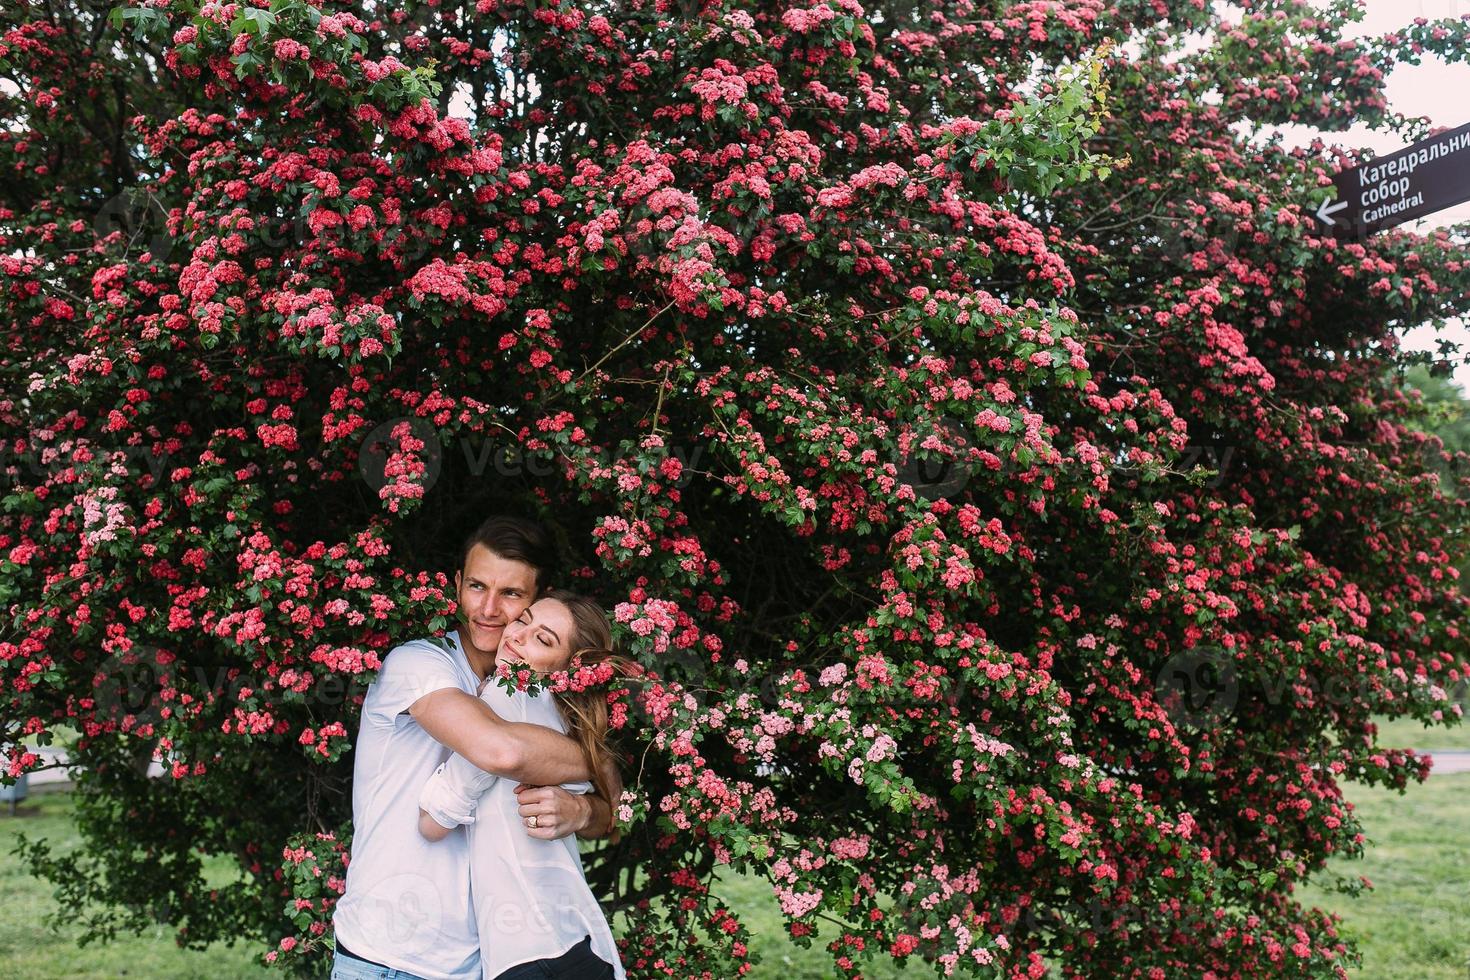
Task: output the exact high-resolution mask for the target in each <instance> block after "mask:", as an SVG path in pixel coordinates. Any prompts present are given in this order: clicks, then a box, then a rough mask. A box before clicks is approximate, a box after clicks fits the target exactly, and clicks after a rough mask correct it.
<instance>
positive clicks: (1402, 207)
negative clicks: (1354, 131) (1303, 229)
mask: <svg viewBox="0 0 1470 980" xmlns="http://www.w3.org/2000/svg"><path fill="white" fill-rule="evenodd" d="M1332 181H1333V183H1334V184H1335V185H1336V186H1337V197H1336V199H1333V200H1326V201H1323V202H1322V203H1321V204H1320V205H1318V207H1317V210H1316V212H1315V216H1316V218H1317V220H1318V221H1319V222H1321V223H1322V225H1323V226H1324V227H1325V228H1326V230H1327V231H1329V232H1330V233H1332V234H1333V235H1337V236H1339V237H1347V236H1351V237H1353V238H1366V237H1367V236H1368V235H1371V234H1373V233H1374V232H1378V231H1383V230H1384V229H1385V228H1392V227H1393V226H1394V225H1398V224H1402V223H1404V222H1405V221H1410V220H1412V219H1414V218H1422V217H1423V216H1424V215H1426V214H1432V213H1434V212H1435V211H1441V210H1443V209H1445V208H1448V207H1452V206H1453V205H1456V204H1459V203H1460V202H1462V201H1470V123H1466V124H1465V125H1464V126H1461V127H1459V128H1458V129H1451V130H1449V131H1448V132H1444V133H1440V134H1439V135H1438V136H1431V137H1430V138H1429V139H1427V140H1421V141H1420V142H1418V143H1415V144H1414V145H1413V146H1410V147H1407V148H1405V149H1402V150H1399V151H1398V152H1397V153H1391V154H1389V155H1388V156H1385V157H1377V158H1376V159H1373V160H1370V161H1368V162H1367V163H1364V164H1360V165H1359V166H1356V167H1350V168H1348V169H1347V170H1344V171H1342V172H1341V173H1339V174H1337V175H1335V176H1334V177H1333V178H1332Z"/></svg>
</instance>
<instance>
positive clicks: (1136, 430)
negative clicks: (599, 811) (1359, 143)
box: [0, 0, 1470, 977]
mask: <svg viewBox="0 0 1470 980" xmlns="http://www.w3.org/2000/svg"><path fill="white" fill-rule="evenodd" d="M1241 6H1243V7H1244V9H1245V13H1244V17H1243V19H1241V20H1239V22H1227V17H1231V16H1239V14H1238V12H1237V13H1236V14H1230V13H1229V11H1228V10H1227V8H1225V7H1224V5H1221V4H1215V3H1207V2H1204V0H1196V2H1192V3H1165V2H1162V0H1149V2H1144V0H1114V2H1112V3H1106V4H1105V3H1103V2H1102V0H1020V2H985V0H979V2H974V0H960V2H952V3H950V2H943V3H933V4H925V3H914V4H911V5H904V4H902V3H894V4H889V5H880V6H876V7H875V8H874V9H872V10H865V9H864V8H863V7H861V6H860V5H859V4H858V3H857V2H856V0H830V2H818V3H816V4H815V5H813V6H801V5H799V4H797V5H785V4H766V3H752V4H737V3H733V2H731V3H725V4H722V3H717V2H713V0H685V2H684V3H683V5H682V6H680V5H676V4H674V3H671V2H670V0H627V2H624V3H605V2H591V3H587V4H584V5H575V4H571V3H569V2H561V3H557V2H553V0H478V2H477V3H474V4H469V3H459V2H452V0H443V2H431V3H421V2H417V0H411V2H407V3H402V4H388V5H377V4H368V3H313V2H305V0H272V2H270V3H269V4H268V5H267V4H265V3H264V0H259V2H257V3H254V4H237V3H228V4H221V3H217V2H209V3H204V4H200V3H197V2H193V0H174V2H172V3H169V4H167V5H155V4H151V3H149V4H141V5H131V4H130V5H126V6H123V7H120V8H118V9H116V10H113V11H111V12H109V10H108V8H107V7H106V6H99V5H96V4H92V3H88V2H81V3H77V4H73V5H71V9H70V10H69V11H67V12H66V13H65V14H55V13H52V14H49V15H47V14H45V13H43V12H42V11H41V10H40V9H39V8H37V7H34V6H26V5H22V6H21V7H20V8H19V9H15V10H12V9H8V8H7V10H6V11H5V12H4V13H3V14H0V24H3V28H4V33H3V40H0V74H3V75H4V76H5V77H7V78H9V79H10V80H12V82H14V85H15V90H13V91H10V92H9V94H7V95H5V96H4V98H5V108H6V119H7V121H8V125H7V126H6V127H5V129H4V131H3V132H0V158H3V164H4V172H5V173H6V175H7V176H6V181H5V183H4V185H3V187H0V208H3V210H0V234H3V236H4V242H3V245H4V247H3V249H0V275H3V279H0V286H3V289H0V297H3V299H0V302H3V304H4V313H5V318H6V320H7V322H9V323H10V324H11V329H10V331H9V333H8V335H7V339H6V341H5V347H4V350H3V354H0V371H3V375H4V379H5V385H4V391H3V400H0V418H3V421H4V430H3V433H0V449H3V451H4V453H5V460H4V465H5V467H6V473H7V477H8V480H7V483H8V486H7V488H6V489H5V496H4V499H3V513H0V599H3V603H4V605H5V607H6V609H7V613H8V617H7V626H8V629H7V632H6V634H5V635H4V637H3V642H0V701H3V704H4V707H5V710H4V713H3V719H4V721H3V730H0V738H3V740H4V741H5V742H6V743H9V744H11V745H12V746H13V747H12V748H11V749H10V752H9V756H8V763H9V775H10V776H12V777H13V776H17V775H19V774H20V773H22V772H25V771H27V770H28V769H31V768H33V767H35V766H36V765H38V764H39V759H38V758H37V756H36V754H35V753H33V752H31V751H29V750H28V749H26V748H25V747H24V745H23V744H22V739H23V737H25V736H35V738H36V739H37V740H39V741H41V742H45V741H47V740H48V739H49V738H50V736H51V733H53V732H55V731H57V730H58V729H62V730H64V731H70V732H73V733H74V734H75V738H74V742H73V743H72V744H71V745H70V747H69V751H70V754H71V756H72V758H73V759H74V760H75V761H76V762H77V763H78V764H79V765H80V766H81V769H80V771H79V772H78V777H77V778H78V780H79V793H78V813H79V818H80V821H81V827H82V830H83V832H84V834H85V837H86V840H87V847H86V848H85V850H84V851H83V852H82V853H80V854H78V855H72V856H57V855H54V854H52V853H50V852H49V851H48V850H47V849H46V848H45V846H44V845H34V846H31V847H29V848H28V851H27V853H28V857H29V859H30V861H31V863H32V865H33V867H34V868H35V869H36V870H37V871H38V872H40V873H42V874H44V875H47V876H50V877H52V878H53V879H54V880H55V881H56V882H57V883H58V886H59V887H60V888H61V890H62V894H63V895H64V896H65V897H66V898H67V899H69V900H70V901H69V904H75V905H76V906H77V907H84V908H87V909H89V910H90V911H89V912H88V921H89V924H90V927H91V930H92V932H93V933H94V934H97V935H102V936H106V935H109V934H111V933H112V932H113V931H115V930H116V929H118V928H130V927H137V926H139V925H141V924H143V923H146V922H150V921H155V920H161V921H167V922H170V923H174V924H175V925H177V927H178V929H179V938H180V941H181V942H185V943H190V944H202V943H207V942H210V941H214V940H218V939H221V938H232V937H240V936H248V937H251V938H253V939H257V940H259V941H261V942H262V944H263V945H265V944H268V945H269V946H270V947H272V952H271V953H270V954H269V958H270V959H272V960H273V961H278V962H282V963H286V964H292V965H294V966H295V967H296V968H298V969H300V970H303V971H310V970H312V969H319V968H320V957H321V955H322V952H323V950H324V948H329V946H330V944H329V939H330V933H329V923H330V916H331V909H332V905H333V902H334V900H335V898H336V897H337V895H338V894H339V893H340V891H341V887H342V880H341V867H342V860H343V855H344V849H345V847H346V845H347V843H348V840H349V834H350V826H349V825H348V819H349V817H350V806H349V793H348V788H349V786H348V783H349V777H350V754H349V753H350V748H351V744H350V743H351V737H352V733H353V731H354V730H355V725H356V719H357V709H358V706H359V705H360V702H361V697H362V693H363V690H364V688H365V685H366V683H367V682H369V681H370V680H371V678H372V676H373V672H374V670H375V669H376V668H377V666H378V665H379V663H380V657H381V656H382V655H383V654H384V653H385V652H386V651H387V650H388V649H389V648H390V647H391V646H392V645H393V643H395V642H397V641H400V640H403V639H407V638H411V637H413V636H416V635H423V634H424V633H425V632H427V631H435V630H442V629H444V628H446V627H448V626H450V625H452V618H451V617H452V612H453V610H452V601H451V600H452V596H451V595H450V590H449V588H448V581H447V579H446V578H445V572H446V571H448V572H452V571H453V568H452V561H453V555H454V554H455V547H456V545H457V544H458V542H459V540H460V539H461V537H462V535H463V534H464V533H465V532H466V531H467V530H468V529H469V528H470V527H472V526H473V524H474V523H475V522H476V521H477V520H478V519H479V518H480V517H482V516H483V515H485V514H486V513H488V512H490V511H492V510H510V511H515V512H522V513H532V514H537V515H539V516H540V517H541V518H542V519H544V520H545V521H546V522H547V523H548V524H549V525H551V526H554V527H555V528H556V529H557V531H558V533H559V534H561V535H562V536H563V545H564V550H565V551H566V552H567V554H568V555H569V556H572V557H573V559H574V561H573V565H574V567H575V568H576V571H575V572H574V575H573V577H574V578H575V579H577V580H579V582H578V583H577V584H579V587H581V588H583V589H586V590H589V591H592V592H594V593H595V594H597V595H599V596H600V597H601V598H602V599H604V600H605V601H606V602H607V604H608V606H609V608H612V609H615V611H616V619H617V623H618V629H619V637H620V640H621V642H622V643H623V645H624V647H625V648H626V649H627V650H628V651H629V652H630V654H631V655H633V656H634V657H636V658H637V659H638V660H640V661H641V662H642V663H643V664H644V665H645V666H647V667H648V668H649V669H650V671H651V674H650V676H649V678H648V679H646V680H645V681H644V682H641V683H638V684H636V685H635V684H624V685H623V686H621V687H620V686H617V685H616V684H614V685H612V686H610V687H609V693H608V696H609V698H610V699H612V701H613V702H614V704H615V711H614V717H615V722H616V723H617V725H618V737H619V739H620V747H621V750H622V751H623V752H624V753H625V758H626V759H627V762H628V765H627V769H626V771H627V775H628V782H629V787H630V793H629V795H628V796H627V797H626V798H625V799H624V801H622V806H621V811H620V816H621V818H622V820H623V822H624V827H625V833H624V835H623V837H622V838H621V840H620V842H619V843H617V844H615V845H614V844H606V845H603V846H602V847H601V848H600V849H599V850H597V851H596V852H595V853H592V854H589V855H588V868H589V878H590V879H591V880H592V881H593V883H594V887H595V888H596V890H598V891H599V893H600V894H601V895H602V896H603V898H604V900H605V901H606V903H607V906H608V908H609V909H611V910H613V911H614V912H615V914H616V922H617V927H618V929H619V931H620V934H621V935H622V936H623V937H624V938H623V940H622V942H623V944H624V945H623V956H624V960H625V962H626V964H627V966H628V968H629V972H630V974H633V975H636V976H640V977H648V976H677V977H693V976H709V977H728V976H732V975H736V974H740V973H744V972H745V971H746V970H747V968H748V965H749V964H750V963H751V962H752V961H753V960H755V959H756V958H758V956H759V953H760V950H759V949H758V948H752V946H751V937H750V935H749V933H748V931H747V929H746V926H745V925H744V924H743V923H742V922H741V921H740V918H739V911H738V910H735V909H731V908H730V907H729V906H728V905H727V904H726V903H725V902H723V901H722V899H721V891H722V886H721V881H722V876H727V875H728V874H729V873H730V872H731V871H743V872H746V873H750V874H754V875H758V876H762V877H764V878H766V879H768V880H769V881H770V884H771V889H772V898H771V901H772V902H773V903H774V904H776V905H779V908H780V910H781V912H782V913H783V915H784V916H785V920H786V922H787V924H788V928H789V931H790V934H791V935H792V936H793V937H796V939H797V941H798V942H801V943H809V942H812V941H817V942H821V943H823V944H825V945H826V947H827V948H828V949H829V950H830V951H831V954H832V959H833V963H834V969H835V970H836V971H838V972H840V973H841V974H842V975H845V976H857V975H858V974H859V972H860V971H861V970H862V969H863V964H864V962H866V961H868V960H870V959H872V958H874V957H878V958H887V957H892V958H896V959H898V960H899V961H922V962H923V963H926V964H930V965H932V966H933V968H934V969H935V970H936V971H937V972H939V973H942V974H949V973H960V974H964V975H974V976H1041V975H1042V973H1043V972H1044V971H1045V970H1046V969H1047V968H1048V967H1050V968H1053V969H1056V970H1059V971H1061V973H1062V974H1063V975H1066V976H1140V977H1142V976H1149V977H1157V976H1174V975H1184V974H1188V975H1205V976H1217V977H1226V976H1242V977H1245V976H1249V977H1262V976H1281V977H1316V976H1345V973H1344V972H1343V965H1344V964H1346V963H1350V962H1351V961H1352V958H1353V953H1352V950H1351V948H1350V946H1349V945H1348V944H1347V943H1346V942H1345V941H1344V940H1343V939H1342V938H1340V937H1339V936H1338V935H1337V933H1336V932H1335V930H1334V927H1333V925H1334V924H1333V921H1332V919H1331V917H1330V916H1328V915H1327V914H1326V913H1324V912H1322V911H1321V910H1319V909H1315V908H1308V907H1303V905H1302V904H1301V903H1300V902H1299V901H1297V899H1296V898H1295V897H1294V892H1295V889H1296V887H1297V885H1298V884H1299V883H1301V882H1303V881H1305V880H1307V879H1308V878H1312V877H1316V878H1320V877H1321V874H1322V872H1323V869H1324V865H1325V862H1326V861H1327V860H1328V859H1329V858H1332V857H1335V856H1344V855H1346V856H1351V855H1356V854H1360V853H1361V851H1362V848H1363V842H1364V835H1363V832H1362V828H1361V827H1360V825H1359V823H1358V821H1357V820H1356V818H1355V817H1354V814H1353V808H1352V806H1351V803H1350V802H1349V801H1348V799H1347V798H1346V797H1345V795H1344V783H1345V781H1346V780H1348V779H1352V780H1355V781H1357V782H1360V783H1368V784H1382V785H1389V786H1395V787H1403V786H1405V785H1406V784H1407V783H1408V782H1409V781H1411V780H1418V779H1422V778H1423V777H1424V776H1425V775H1426V773H1427V771H1428V767H1429V762H1428V760H1426V759H1424V758H1421V757H1418V756H1416V755H1415V754H1414V753H1412V752H1410V751H1408V750H1406V749H1404V748H1400V747H1393V746H1386V745H1381V744H1379V743H1378V741H1377V738H1376V734H1377V731H1376V728H1375V726H1374V723H1373V718H1374V717H1375V716H1379V715H1389V716H1404V715H1408V716H1412V717H1415V718H1419V719H1422V720H1424V721H1425V722H1442V721H1453V720H1454V719H1455V718H1456V717H1457V715H1458V710H1457V709H1456V710H1451V708H1450V707H1449V701H1448V699H1447V695H1446V691H1447V689H1449V688H1451V687H1453V686H1454V685H1455V684H1457V683H1460V682H1462V681H1463V680H1464V677H1465V673H1464V672H1465V671H1466V669H1467V666H1470V664H1467V650H1466V645H1465V641H1464V637H1463V635H1462V634H1461V631H1460V629H1459V627H1458V625H1457V624H1458V623H1459V622H1460V620H1461V618H1462V617H1463V614H1464V611H1465V605H1464V601H1463V599H1462V597H1461V594H1460V590H1459V585H1458V572H1457V571H1456V565H1457V564H1458V563H1460V562H1461V561H1463V559H1464V558H1465V554H1466V545H1465V531H1466V527H1465V511H1464V509H1463V508H1464V506H1465V502H1464V500H1463V499H1460V500H1456V499H1454V498H1453V497H1447V496H1445V495H1443V494H1442V493H1441V488H1440V484H1439V476H1440V474H1441V473H1442V472H1447V471H1448V470H1449V467H1450V460H1449V458H1448V457H1446V456H1444V455H1443V454H1441V453H1440V452H1438V449H1439V446H1438V444H1437V442H1433V443H1432V444H1431V445H1430V446H1428V447H1426V446H1424V445H1422V444H1421V442H1422V439H1423V436H1422V433H1420V432H1419V431H1418V428H1419V427H1416V426H1415V425H1413V424H1412V423H1414V422H1415V421H1416V420H1418V419H1420V418H1422V416H1423V411H1424V410H1423V406H1422V403H1420V402H1419V401H1418V400H1416V399H1410V398H1406V397H1405V396H1403V395H1402V394H1401V393H1400V391H1399V389H1398V388H1397V387H1396V386H1395V385H1394V384H1392V383H1391V382H1389V381H1386V380H1385V377H1386V376H1387V374H1388V373H1390V372H1392V371H1393V370H1395V369H1397V368H1400V367H1402V365H1403V364H1404V362H1405V361H1407V360H1408V358H1407V357H1405V356H1404V355H1402V354H1401V353H1400V352H1399V351H1398V350H1397V345H1396V341H1395V336H1396V332H1397V331H1399V330H1401V329H1403V328H1405V327H1408V326H1412V325H1415V324H1419V323H1424V322H1430V321H1438V320H1442V319H1444V318H1446V317H1449V316H1452V315H1457V314H1464V313H1465V312H1466V310H1467V307H1470V288H1467V286H1470V263H1467V260H1470V249H1467V246H1466V243H1465V239H1464V236H1463V235H1460V236H1454V235H1450V234H1447V233H1445V232H1438V233H1435V234H1434V235H1432V236H1428V237H1425V236H1419V235H1414V234H1410V233H1407V232H1404V231H1397V232H1392V233H1388V234H1384V235H1381V236H1378V237H1376V238H1374V239H1372V240H1371V241H1364V242H1355V241H1349V240H1335V239H1333V238H1332V237H1329V236H1327V235H1326V234H1325V233H1324V232H1323V230H1322V229H1321V228H1320V227H1319V226H1318V225H1316V224H1315V223H1314V222H1313V220H1312V219H1311V218H1309V217H1308V215H1310V214H1311V213H1312V212H1313V211H1315V209H1316V207H1317V205H1318V204H1319V203H1321V202H1322V201H1324V200H1325V199H1327V198H1328V197H1329V196H1330V195H1331V193H1332V190H1331V187H1330V180H1329V178H1330V175H1331V173H1332V172H1333V171H1334V170H1335V169H1336V168H1337V167H1338V166H1339V165H1341V164H1342V163H1344V162H1346V161H1348V160H1350V159H1351V156H1352V155H1351V154H1350V153H1348V152H1347V151H1343V150H1338V149H1329V148H1327V147H1324V146H1322V145H1320V144H1317V145H1314V146H1313V147H1311V148H1310V149H1307V150H1292V149H1288V148H1286V147H1285V146H1284V145H1282V143H1281V142H1280V141H1279V140H1275V139H1272V138H1270V136H1269V132H1268V129H1269V127H1271V126H1275V125H1279V124H1285V123H1301V124H1309V125H1313V126H1317V127H1319V128H1322V129H1325V130H1333V129H1340V128H1343V127H1345V126H1346V125H1347V124H1348V123H1349V122H1351V121H1354V120H1366V121H1368V122H1370V123H1372V124H1375V125H1379V126H1385V127H1387V126H1392V127H1395V128H1397V129H1398V131H1399V132H1401V133H1402V135H1403V136H1404V137H1405V138H1406V139H1408V138H1412V137H1416V136H1419V135H1423V134H1424V133H1425V128H1424V123H1423V122H1422V121H1418V120H1406V119H1402V118H1399V117H1396V116H1394V115H1393V114H1391V113H1390V112H1389V110H1388V108H1387V106H1386V103H1385V100H1384V96H1383V79H1384V76H1385V74H1386V73H1387V72H1388V71H1389V70H1390V68H1391V67H1392V66H1393V65H1394V64H1395V63H1396V62H1398V61H1400V60H1404V59H1412V58H1415V57H1418V56H1420V55H1422V54H1424V53H1426V52H1430V53H1438V54H1440V55H1443V56H1446V57H1463V56H1464V53H1465V51H1466V50H1470V46H1467V34H1470V29H1467V24H1466V23H1464V22H1441V23H1423V22H1420V23H1416V24H1415V25H1413V26H1407V27H1406V28H1405V29H1404V30H1403V31H1401V32H1399V33H1397V34H1394V35H1390V36H1388V37H1384V38H1379V39H1375V40H1371V41H1365V42H1356V43H1355V42H1352V41H1346V40H1343V39H1342V28H1343V25H1344V22H1345V20H1346V18H1347V17H1348V16H1349V13H1348V10H1349V8H1350V6H1351V4H1349V3H1347V2H1345V0H1336V2H1334V3H1332V4H1331V5H1330V9H1327V10H1325V11H1319V10H1317V9H1316V8H1315V7H1313V6H1311V5H1309V4H1307V3H1305V2H1300V0H1259V2H1245V3H1243V4H1241ZM1200 38H1204V39H1205V41H1204V43H1200ZM151 762H156V764H157V766H159V767H161V768H162V770H163V773H162V775H158V774H157V770H156V769H150V763H151ZM150 773H151V774H150ZM220 855H224V856H227V857H228V858H231V859H232V860H233V864H234V866H235V867H236V868H237V869H238V873H237V874H236V875H235V876H234V877H233V878H231V879H230V880H228V881H222V880H220V879H219V878H218V877H217V876H213V877H211V876H207V875H206V874H205V872H204V866H203V861H204V859H205V858H206V857H209V856H216V857H217V856H220ZM1341 887H1343V888H1344V889H1346V890H1349V891H1352V890H1354V889H1356V888H1357V887H1359V886H1358V885H1357V884H1355V883H1352V882H1344V883H1342V885H1341ZM283 953H284V954H286V955H282V954H283Z"/></svg>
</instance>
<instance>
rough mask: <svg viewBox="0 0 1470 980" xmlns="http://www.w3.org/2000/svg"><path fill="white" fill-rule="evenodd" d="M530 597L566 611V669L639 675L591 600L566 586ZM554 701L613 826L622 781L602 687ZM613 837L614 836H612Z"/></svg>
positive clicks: (566, 693) (560, 696)
mask: <svg viewBox="0 0 1470 980" xmlns="http://www.w3.org/2000/svg"><path fill="white" fill-rule="evenodd" d="M536 598H537V599H555V600H556V601H557V602H560V603H561V604H562V605H563V606H566V608H567V612H569V613H571V616H572V635H571V638H570V639H569V641H568V645H569V646H570V647H571V650H572V659H571V664H570V666H569V668H568V669H569V670H571V671H573V672H575V671H576V669H577V668H578V667H579V666H582V667H595V666H597V665H598V664H602V663H609V664H611V665H612V666H613V669H614V670H615V671H616V672H617V674H618V675H620V676H624V677H636V676H638V675H640V674H642V673H643V669H642V667H640V666H639V665H638V664H637V663H635V662H634V661H631V660H629V659H628V658H626V657H623V656H621V655H619V654H618V653H617V652H616V651H615V650H613V641H612V624H610V623H609V622H608V619H607V613H606V612H604V611H603V608H602V606H601V605H600V604H599V603H598V602H597V600H595V599H592V598H591V597H589V596H585V595H582V594H581V593H578V592H571V591H569V590H567V589H547V590H546V591H545V592H542V593H541V594H540V595H538V596H537V597H536ZM556 702H557V705H558V706H559V707H560V708H561V714H562V717H563V718H564V719H565V720H566V723H567V735H568V736H569V737H570V738H572V739H573V740H574V741H575V742H576V743H577V744H578V745H579V746H581V748H582V755H583V757H584V758H585V759H586V760H587V768H588V769H590V770H591V771H592V785H593V786H595V787H596V788H597V795H598V796H600V797H602V798H603V799H604V800H607V802H608V806H610V807H611V808H612V812H613V826H614V827H616V825H617V812H618V800H619V798H620V797H621V796H622V784H621V780H620V779H617V756H616V754H614V752H613V751H612V749H611V748H610V747H609V746H608V744H607V733H608V711H607V689H606V688H604V687H601V686H597V687H593V688H590V689H588V690H585V691H561V692H559V693H558V694H557V695H556ZM610 780H615V782H614V781H610ZM616 839H617V837H616V834H614V836H613V840H614V841H616Z"/></svg>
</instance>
